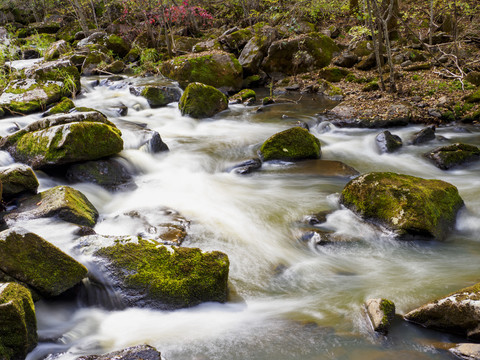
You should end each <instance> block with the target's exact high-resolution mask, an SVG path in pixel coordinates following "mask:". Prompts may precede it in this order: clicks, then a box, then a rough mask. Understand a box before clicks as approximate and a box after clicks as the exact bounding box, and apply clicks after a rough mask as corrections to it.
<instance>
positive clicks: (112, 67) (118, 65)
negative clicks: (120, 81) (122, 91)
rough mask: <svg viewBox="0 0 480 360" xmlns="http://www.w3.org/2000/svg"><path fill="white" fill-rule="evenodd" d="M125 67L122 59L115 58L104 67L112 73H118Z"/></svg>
mask: <svg viewBox="0 0 480 360" xmlns="http://www.w3.org/2000/svg"><path fill="white" fill-rule="evenodd" d="M123 69H125V63H124V62H123V61H122V60H116V61H114V62H112V63H111V64H108V65H107V66H106V67H105V71H107V72H109V73H112V74H120V73H121V72H122V71H123Z"/></svg>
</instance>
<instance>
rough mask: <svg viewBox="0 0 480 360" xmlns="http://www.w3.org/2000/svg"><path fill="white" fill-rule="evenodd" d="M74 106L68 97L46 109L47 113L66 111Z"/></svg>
mask: <svg viewBox="0 0 480 360" xmlns="http://www.w3.org/2000/svg"><path fill="white" fill-rule="evenodd" d="M74 107H75V104H74V103H73V101H72V100H70V99H69V98H66V97H64V98H62V101H60V102H59V103H58V104H57V105H55V106H54V107H52V108H51V109H50V110H48V115H54V114H61V113H67V112H69V111H70V110H71V109H73V108H74Z"/></svg>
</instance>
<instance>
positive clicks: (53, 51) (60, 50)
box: [43, 40, 70, 61]
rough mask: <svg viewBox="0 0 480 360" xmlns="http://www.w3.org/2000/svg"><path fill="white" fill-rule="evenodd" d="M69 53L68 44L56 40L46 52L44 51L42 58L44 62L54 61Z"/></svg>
mask: <svg viewBox="0 0 480 360" xmlns="http://www.w3.org/2000/svg"><path fill="white" fill-rule="evenodd" d="M69 51H70V46H69V45H68V43H67V42H66V41H65V40H58V41H56V42H54V43H53V44H51V45H50V46H49V47H48V49H47V50H45V53H44V55H43V57H44V58H45V61H51V60H56V59H58V58H59V57H60V56H62V55H63V54H66V53H67V52H69Z"/></svg>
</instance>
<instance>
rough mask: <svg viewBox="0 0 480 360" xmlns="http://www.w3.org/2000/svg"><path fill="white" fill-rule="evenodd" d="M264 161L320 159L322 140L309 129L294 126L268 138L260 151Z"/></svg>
mask: <svg viewBox="0 0 480 360" xmlns="http://www.w3.org/2000/svg"><path fill="white" fill-rule="evenodd" d="M259 154H260V157H261V158H262V159H263V160H264V161H270V160H286V161H295V160H303V159H318V158H320V154H321V147H320V141H319V140H318V139H317V138H316V137H315V136H314V135H312V134H310V132H308V130H305V129H304V128H301V127H294V128H291V129H288V130H285V131H282V132H279V133H277V134H275V135H272V136H271V137H270V138H268V139H267V140H266V141H265V142H264V143H263V145H262V146H261V147H260V151H259Z"/></svg>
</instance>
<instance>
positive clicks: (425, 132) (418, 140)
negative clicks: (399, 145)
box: [411, 126, 435, 145]
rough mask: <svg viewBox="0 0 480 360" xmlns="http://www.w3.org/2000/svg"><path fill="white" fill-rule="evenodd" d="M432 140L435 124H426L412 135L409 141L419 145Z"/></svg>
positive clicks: (433, 138)
mask: <svg viewBox="0 0 480 360" xmlns="http://www.w3.org/2000/svg"><path fill="white" fill-rule="evenodd" d="M432 140H435V126H427V127H426V128H424V129H422V130H420V131H419V132H417V133H415V134H414V135H413V138H412V140H411V143H412V145H421V144H424V143H426V142H429V141H432Z"/></svg>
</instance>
